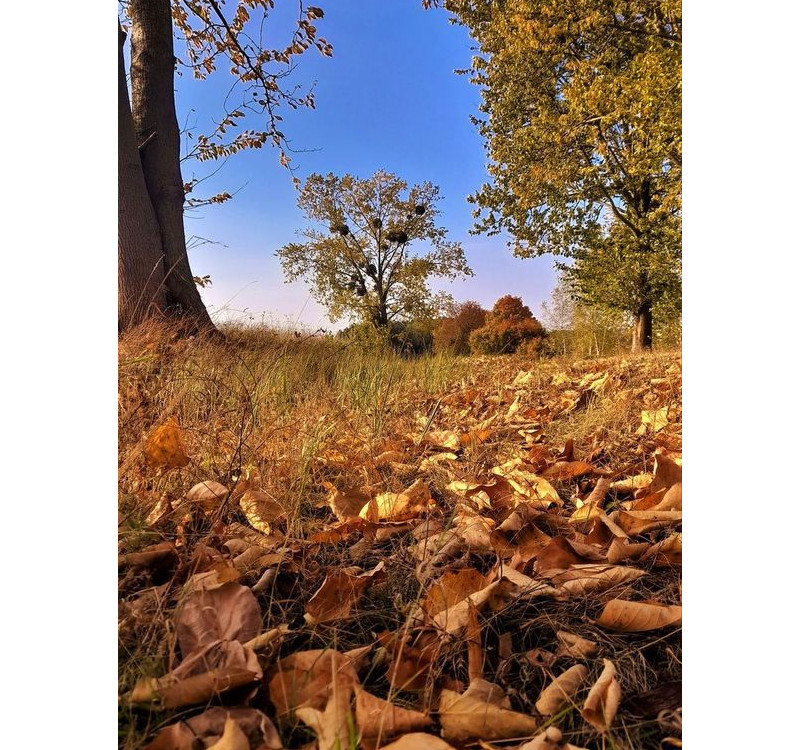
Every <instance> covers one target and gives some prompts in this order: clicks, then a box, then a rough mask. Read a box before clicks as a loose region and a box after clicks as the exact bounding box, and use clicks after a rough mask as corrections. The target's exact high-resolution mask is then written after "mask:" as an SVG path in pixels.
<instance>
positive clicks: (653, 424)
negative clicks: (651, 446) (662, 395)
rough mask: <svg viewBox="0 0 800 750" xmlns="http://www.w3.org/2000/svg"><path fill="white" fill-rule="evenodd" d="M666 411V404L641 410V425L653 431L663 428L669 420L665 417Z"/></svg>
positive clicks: (667, 408)
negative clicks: (661, 406) (657, 407)
mask: <svg viewBox="0 0 800 750" xmlns="http://www.w3.org/2000/svg"><path fill="white" fill-rule="evenodd" d="M668 412H669V407H667V406H664V407H663V408H661V409H654V410H652V411H643V412H642V427H644V428H647V427H649V428H650V429H651V430H652V431H653V432H658V431H659V430H663V429H664V428H665V427H666V426H667V425H668V424H669V420H668V419H667V415H668Z"/></svg>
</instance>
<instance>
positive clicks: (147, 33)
mask: <svg viewBox="0 0 800 750" xmlns="http://www.w3.org/2000/svg"><path fill="white" fill-rule="evenodd" d="M130 15H131V28H132V32H131V93H132V97H133V123H134V128H135V132H136V137H137V139H138V143H139V155H140V158H141V163H142V171H143V174H144V180H145V184H146V185H147V192H148V194H149V196H150V201H151V203H152V205H153V209H154V211H155V215H156V218H157V220H158V226H159V230H160V234H161V244H162V248H163V252H164V270H165V277H166V280H165V286H166V293H167V302H168V304H169V305H170V306H174V307H175V308H177V310H178V312H180V313H181V314H182V315H186V316H187V317H189V318H191V319H192V320H193V321H194V322H195V323H196V324H197V326H198V327H200V328H211V327H213V324H212V322H211V318H210V317H209V315H208V312H207V311H206V308H205V305H204V304H203V301H202V299H201V298H200V293H199V292H198V290H197V285H196V284H195V283H194V278H193V275H192V271H191V269H190V267H189V258H188V256H187V254H186V237H185V235H184V228H183V204H184V197H185V194H184V190H183V178H182V176H181V167H180V132H179V129H178V119H177V116H176V114H175V92H174V75H175V57H174V50H173V42H172V17H171V14H170V3H169V0H131V3H130Z"/></svg>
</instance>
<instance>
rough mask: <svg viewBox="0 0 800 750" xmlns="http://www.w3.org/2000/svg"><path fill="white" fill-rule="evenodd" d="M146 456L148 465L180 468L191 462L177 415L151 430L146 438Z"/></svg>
mask: <svg viewBox="0 0 800 750" xmlns="http://www.w3.org/2000/svg"><path fill="white" fill-rule="evenodd" d="M144 456H145V460H146V461H147V464H148V466H160V467H163V468H165V469H179V468H181V467H182V466H186V464H188V463H189V456H187V455H186V445H185V443H184V442H183V432H182V431H181V428H180V425H179V424H178V420H177V419H176V418H175V417H170V418H169V419H168V420H167V421H166V422H165V423H164V424H162V425H161V426H160V427H156V428H155V429H154V430H152V431H151V432H150V434H149V435H148V436H147V439H146V440H145V444H144Z"/></svg>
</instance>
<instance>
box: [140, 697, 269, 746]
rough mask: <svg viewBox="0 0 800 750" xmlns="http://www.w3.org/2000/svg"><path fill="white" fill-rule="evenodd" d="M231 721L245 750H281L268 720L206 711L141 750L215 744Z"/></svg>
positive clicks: (254, 714)
mask: <svg viewBox="0 0 800 750" xmlns="http://www.w3.org/2000/svg"><path fill="white" fill-rule="evenodd" d="M229 720H233V721H234V722H235V723H236V724H237V726H238V728H239V729H240V730H241V731H242V733H243V734H244V735H245V737H246V738H247V740H248V745H247V747H248V748H254V749H257V750H281V748H282V747H283V743H282V742H281V740H280V737H279V736H278V732H277V731H276V729H275V727H274V725H273V724H272V722H271V721H270V720H269V718H268V717H267V716H266V715H265V714H263V713H262V712H261V711H258V710H256V709H255V708H222V707H219V706H216V707H214V708H209V709H208V710H206V711H204V712H203V713H201V714H198V715H197V716H192V717H191V718H190V719H185V720H184V721H179V722H178V723H177V724H171V725H170V726H168V727H166V729H162V730H161V732H159V733H158V735H157V736H156V738H155V739H154V740H153V741H152V742H151V743H150V744H149V745H147V746H146V747H145V749H144V750H195V749H196V747H197V742H198V741H199V742H202V747H208V745H209V744H212V743H214V742H216V741H217V740H219V739H220V738H221V737H222V736H223V733H224V730H225V725H226V722H227V721H229Z"/></svg>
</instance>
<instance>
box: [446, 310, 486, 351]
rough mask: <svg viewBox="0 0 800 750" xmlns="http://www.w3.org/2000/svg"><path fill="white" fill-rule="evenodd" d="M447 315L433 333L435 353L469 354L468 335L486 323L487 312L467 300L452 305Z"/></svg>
mask: <svg viewBox="0 0 800 750" xmlns="http://www.w3.org/2000/svg"><path fill="white" fill-rule="evenodd" d="M448 313H449V315H448V317H446V318H443V319H442V320H441V321H440V322H439V324H438V325H437V326H436V329H435V330H434V332H433V341H434V346H435V348H436V351H450V352H452V353H453V354H469V353H470V349H469V335H470V334H471V333H472V332H473V331H474V330H475V329H476V328H481V327H482V326H483V325H484V324H485V323H486V316H487V315H488V314H489V312H488V310H484V309H483V308H482V307H481V306H480V305H479V304H478V303H477V302H473V301H472V300H468V301H467V302H462V303H460V304H454V305H452V306H451V308H450V310H448Z"/></svg>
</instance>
